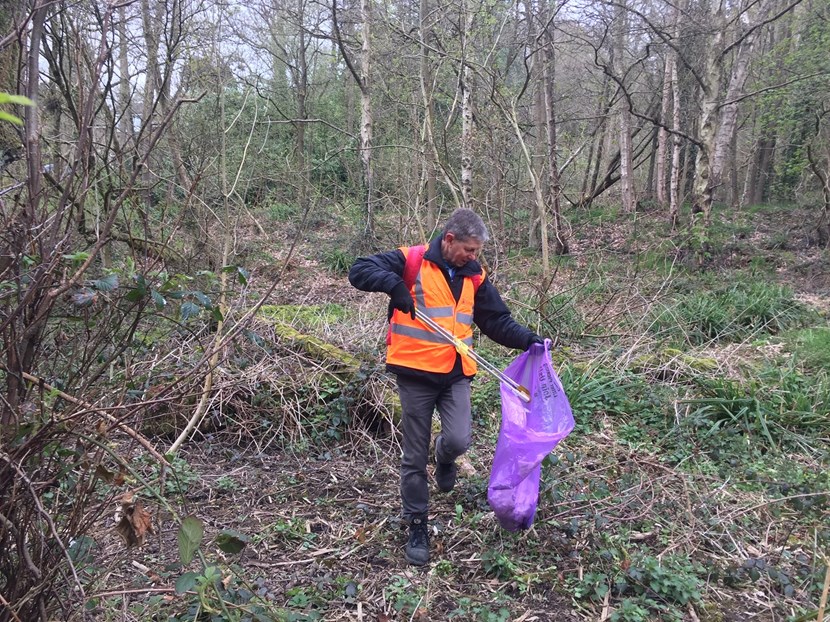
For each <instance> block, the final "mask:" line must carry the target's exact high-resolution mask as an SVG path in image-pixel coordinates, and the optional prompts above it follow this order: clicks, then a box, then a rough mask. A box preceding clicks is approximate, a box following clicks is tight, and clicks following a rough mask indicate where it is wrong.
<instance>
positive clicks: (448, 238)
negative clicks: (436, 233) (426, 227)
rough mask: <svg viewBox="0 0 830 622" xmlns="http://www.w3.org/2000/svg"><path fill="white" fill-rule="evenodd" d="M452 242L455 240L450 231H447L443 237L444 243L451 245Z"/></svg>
mask: <svg viewBox="0 0 830 622" xmlns="http://www.w3.org/2000/svg"><path fill="white" fill-rule="evenodd" d="M453 240H455V234H454V233H453V232H452V231H447V233H446V234H445V235H444V241H445V242H446V243H447V244H452V242H453Z"/></svg>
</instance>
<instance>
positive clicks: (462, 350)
mask: <svg viewBox="0 0 830 622" xmlns="http://www.w3.org/2000/svg"><path fill="white" fill-rule="evenodd" d="M415 317H417V318H418V319H419V320H421V321H422V322H423V323H424V324H426V325H427V326H429V327H430V328H431V329H432V331H433V332H434V333H437V334H438V335H440V336H441V337H443V338H444V339H445V340H447V342H449V343H450V344H452V345H453V346H455V349H456V351H457V352H458V353H459V354H460V355H461V356H466V357H468V358H471V359H472V360H474V361H475V362H476V363H478V364H479V365H480V366H481V368H482V369H484V371H486V372H488V373H489V374H492V375H493V376H494V377H495V378H497V379H498V380H499V382H501V383H502V384H504V385H506V386H507V387H508V388H509V389H510V390H511V391H513V393H515V394H516V395H518V396H519V398H521V400H522V401H524V402H529V401H530V390H528V388H527V387H524V386H522V385H520V384H519V383H518V382H516V381H515V380H513V378H510V377H509V376H505V375H504V373H503V372H502V371H501V370H500V369H499V368H497V367H496V366H495V365H493V364H492V363H491V362H490V361H488V360H486V359H484V358H482V357H481V356H479V355H478V353H477V352H476V351H475V350H473V349H472V348H471V347H470V346H468V345H467V344H466V343H464V342H463V341H461V339H459V338H458V337H456V336H455V335H453V334H452V333H451V332H449V331H448V330H447V329H446V328H444V327H443V326H441V325H440V324H439V323H438V322H436V321H435V320H433V319H432V318H431V317H429V316H428V315H427V314H426V313H424V312H423V311H421V310H420V309H418V308H416V309H415Z"/></svg>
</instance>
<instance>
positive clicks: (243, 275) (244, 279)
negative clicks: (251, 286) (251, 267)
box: [222, 266, 251, 285]
mask: <svg viewBox="0 0 830 622" xmlns="http://www.w3.org/2000/svg"><path fill="white" fill-rule="evenodd" d="M222 272H234V273H236V280H237V281H239V283H241V284H242V285H247V284H248V279H249V278H250V276H251V273H250V272H248V271H247V270H246V269H245V268H243V267H242V266H225V267H224V268H222Z"/></svg>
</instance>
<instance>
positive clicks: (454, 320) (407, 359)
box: [386, 248, 477, 376]
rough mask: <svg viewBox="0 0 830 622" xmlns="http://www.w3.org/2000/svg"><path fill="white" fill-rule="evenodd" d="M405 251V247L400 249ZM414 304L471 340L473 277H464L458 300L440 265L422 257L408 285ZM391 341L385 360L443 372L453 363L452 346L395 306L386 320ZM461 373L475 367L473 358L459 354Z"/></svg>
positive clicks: (469, 372) (462, 338)
mask: <svg viewBox="0 0 830 622" xmlns="http://www.w3.org/2000/svg"><path fill="white" fill-rule="evenodd" d="M401 250H402V251H403V253H404V255H406V252H407V250H408V249H406V248H403V249H401ZM410 293H411V294H412V297H413V298H414V299H415V305H416V307H417V308H418V309H419V310H421V311H422V312H423V313H425V314H426V315H427V316H429V317H430V318H432V319H433V320H435V321H436V322H437V323H438V324H440V325H441V326H443V327H444V328H446V329H447V330H448V331H449V332H450V333H452V334H453V335H455V336H456V337H457V338H458V339H460V340H461V341H463V342H464V343H465V344H467V345H468V346H471V345H472V343H473V300H474V298H475V287H474V285H473V280H472V279H471V278H469V277H464V284H463V286H462V288H461V296H460V297H459V299H458V303H456V302H455V297H454V296H453V294H452V290H450V286H449V283H447V279H446V278H445V277H444V273H443V272H442V271H441V269H440V268H439V267H438V266H436V265H435V264H434V263H432V262H431V261H429V260H427V259H424V260H423V262H422V263H421V269H420V270H419V271H418V275H417V277H416V278H415V282H414V283H413V284H412V287H411V288H410ZM390 337H391V343H390V344H389V348H388V350H387V354H386V362H387V363H389V364H391V365H399V366H401V367H410V368H413V369H419V370H422V371H428V372H435V373H447V372H449V371H451V370H452V368H453V366H454V365H455V359H456V350H455V346H453V345H452V344H450V343H447V341H446V340H445V339H444V338H443V337H441V336H440V335H438V334H437V333H435V332H434V331H432V330H431V329H430V328H429V327H428V326H427V325H425V324H424V323H423V322H421V321H420V320H413V319H412V317H411V316H410V315H409V314H408V313H401V312H400V311H398V310H397V309H396V310H395V311H394V312H393V313H392V319H391V323H390ZM461 363H462V369H463V370H464V374H465V375H468V376H472V375H473V374H475V373H476V371H477V366H476V364H475V361H473V360H471V359H470V358H469V357H466V356H462V357H461Z"/></svg>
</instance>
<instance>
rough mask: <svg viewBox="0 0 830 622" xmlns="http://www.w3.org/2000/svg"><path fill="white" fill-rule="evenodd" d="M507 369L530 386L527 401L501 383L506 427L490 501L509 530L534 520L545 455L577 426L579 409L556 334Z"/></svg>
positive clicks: (492, 475) (498, 449)
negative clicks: (567, 386)
mask: <svg viewBox="0 0 830 622" xmlns="http://www.w3.org/2000/svg"><path fill="white" fill-rule="evenodd" d="M504 373H505V375H507V376H508V377H510V378H512V379H513V380H515V381H516V382H518V383H519V384H520V385H522V386H524V387H526V388H527V389H528V390H529V391H530V402H529V403H528V402H525V401H523V400H522V399H521V398H520V397H519V396H518V395H516V394H515V393H514V392H513V391H512V390H511V389H509V388H507V386H506V385H505V384H503V383H502V385H501V429H500V430H499V439H498V442H497V443H496V453H495V455H494V456H493V470H492V471H491V473H490V485H489V486H488V488H487V501H488V502H489V503H490V507H491V508H493V511H494V512H495V513H496V518H498V519H499V523H500V524H501V526H502V527H504V528H505V529H507V530H509V531H518V530H519V529H528V528H529V527H530V526H531V525H532V524H533V516H534V515H535V514H536V503H537V501H538V499H539V479H540V476H541V471H542V467H541V465H542V460H544V459H545V456H547V455H548V454H549V453H550V452H551V451H553V448H554V447H556V444H557V443H559V441H561V440H562V439H563V438H565V437H566V436H567V435H568V434H569V433H570V431H571V430H573V427H574V418H573V413H572V412H571V405H570V404H569V403H568V397H567V396H566V395H565V391H564V389H563V388H562V383H561V382H560V381H559V377H558V376H557V375H556V372H555V371H554V370H553V362H552V361H551V358H550V339H545V345H544V346H542V345H541V344H535V345H533V346H531V348H530V349H529V350H528V351H527V352H525V353H524V354H521V355H519V356H518V357H516V360H514V361H513V362H512V363H511V364H510V365H509V366H508V367H507V369H505V370H504Z"/></svg>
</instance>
